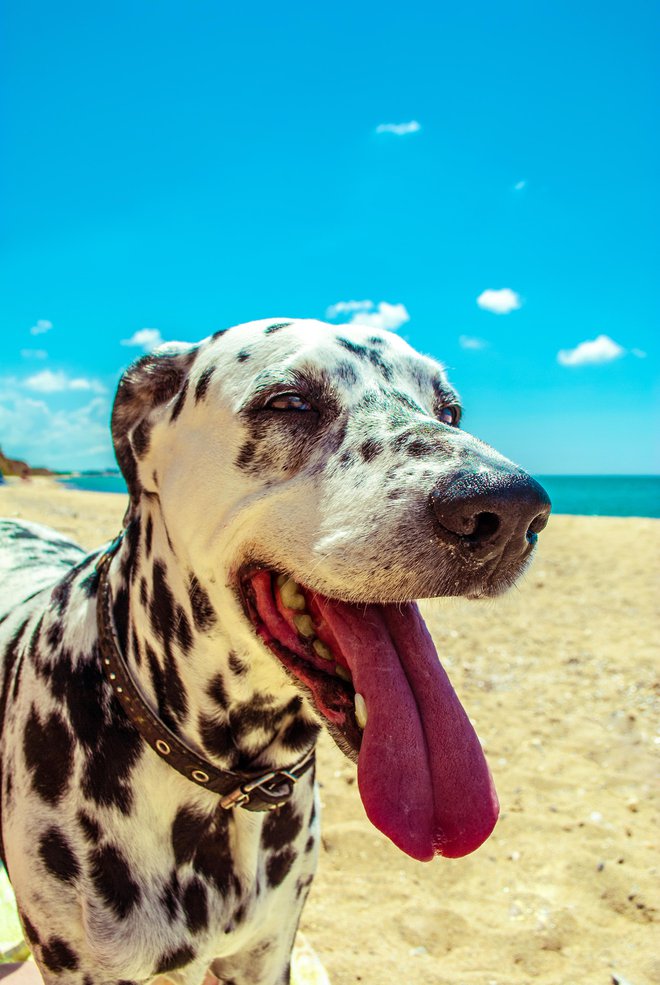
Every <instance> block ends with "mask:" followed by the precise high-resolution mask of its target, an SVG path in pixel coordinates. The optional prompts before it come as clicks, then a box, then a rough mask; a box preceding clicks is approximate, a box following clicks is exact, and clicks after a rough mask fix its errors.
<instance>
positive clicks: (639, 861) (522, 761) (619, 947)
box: [0, 479, 660, 985]
mask: <svg viewBox="0 0 660 985" xmlns="http://www.w3.org/2000/svg"><path fill="white" fill-rule="evenodd" d="M124 506H125V501H124V499H123V497H121V496H113V495H109V494H98V493H87V492H77V491H73V490H69V489H65V488H63V487H59V486H56V485H55V484H54V483H52V482H51V481H50V480H47V479H44V480H33V481H32V482H31V483H29V484H28V483H19V482H17V481H13V482H10V484H9V485H7V486H3V487H0V514H2V515H5V516H10V517H12V516H13V517H22V518H24V519H31V520H37V521H40V522H43V523H48V524H50V525H52V526H54V527H56V528H57V529H58V530H60V531H62V532H63V533H66V534H69V535H71V536H72V537H74V538H76V539H77V540H78V541H79V542H80V543H82V544H84V545H86V546H89V547H92V546H95V545H98V544H99V543H101V542H103V541H104V540H106V539H109V538H110V537H111V536H112V535H114V533H115V532H116V531H117V530H118V529H119V526H120V522H121V517H122V514H123V510H124ZM659 547H660V521H658V520H650V519H616V518H600V517H568V516H556V517H553V518H552V519H551V522H550V525H549V527H548V529H547V531H546V532H545V533H544V534H543V535H542V536H541V540H540V545H539V549H538V556H537V558H536V561H535V563H534V565H533V567H532V568H531V569H530V572H529V573H528V575H527V576H526V577H525V578H524V580H523V581H522V582H521V584H520V585H519V587H518V588H515V589H513V590H512V591H511V592H510V593H509V595H508V596H506V597H505V598H503V599H499V600H496V601H490V602H483V603H481V602H479V603H475V602H467V601H464V600H441V601H435V602H428V603H424V604H423V610H424V614H425V616H426V618H427V621H428V624H429V627H430V629H431V631H432V633H433V635H434V637H435V640H436V643H437V646H438V652H439V653H440V656H441V659H442V661H443V663H444V666H445V668H446V669H447V671H448V672H449V674H450V676H451V677H452V680H453V682H454V685H455V687H456V689H457V691H458V693H459V695H460V696H461V699H462V701H463V703H464V705H465V707H466V709H467V710H468V713H469V714H470V717H471V718H472V720H473V721H474V723H475V725H476V727H477V730H478V732H479V735H480V736H481V738H482V740H483V743H484V745H485V748H486V752H487V755H488V759H489V762H490V764H491V768H492V770H493V773H494V776H495V781H496V784H497V788H498V791H499V795H500V800H501V804H502V815H501V820H500V821H499V823H498V825H497V827H496V829H495V832H494V833H493V835H492V836H491V838H490V839H489V840H488V841H487V842H486V844H485V845H483V846H482V847H481V848H480V849H479V850H478V851H477V852H475V853H474V854H473V855H471V856H469V857H468V858H465V859H460V860H451V861H450V860H444V859H438V860H436V861H434V862H432V863H426V864H422V863H419V862H414V861H413V860H411V859H408V858H407V857H406V856H404V855H403V854H401V853H400V852H399V851H398V850H397V849H396V848H395V847H394V846H393V845H392V844H391V843H389V842H388V841H387V840H386V839H385V838H384V837H383V836H382V835H380V834H379V832H377V831H376V830H375V829H374V828H373V827H372V826H371V825H370V824H369V822H368V821H367V820H366V817H365V815H364V812H363V810H362V807H361V804H360V799H359V795H358V792H357V788H356V783H355V770H354V767H353V766H351V765H350V764H349V763H348V762H347V760H346V759H345V758H344V757H343V756H342V754H341V753H340V752H339V751H338V750H337V749H336V748H335V747H334V745H333V744H332V742H331V741H329V740H327V739H324V740H323V741H322V742H321V744H320V751H319V761H320V763H319V775H320V779H321V783H322V795H323V801H324V806H325V810H324V821H323V848H322V851H321V859H320V865H319V871H318V875H317V878H316V881H315V883H314V888H313V890H312V894H311V896H310V898H309V901H308V904H307V907H306V909H305V913H304V916H303V920H302V929H303V931H304V933H305V934H306V936H307V938H308V939H309V941H311V943H312V944H313V946H314V948H315V949H316V951H317V953H318V954H319V955H320V957H321V958H322V960H323V962H324V964H325V966H326V968H327V971H328V973H329V976H330V979H331V981H332V983H333V985H353V983H357V982H361V983H364V985H524V983H528V982H535V983H536V982H538V983H540V985H564V983H566V985H568V983H571V985H572V983H579V985H608V983H611V982H617V981H618V982H620V983H622V985H651V983H658V982H660V948H659V947H658V944H659V937H658V934H657V928H656V927H655V926H654V925H655V924H656V923H657V921H658V908H659V905H660V904H659V898H658V897H659V895H660V894H659V892H658V889H659V887H660V878H659V875H658V869H659V866H660V857H659V856H658V851H657V849H658V845H657V835H658V813H659V811H658V800H659V798H658V786H657V765H658V752H659V750H660V746H659V745H658V741H659V740H658V737H657V731H656V728H657V724H658V716H657V700H658V692H659V690H660V687H659V685H658V680H657V668H658V653H659V651H660V647H659V642H660V640H659V637H660V621H659V619H658V610H657V599H658V598H659V597H660V595H659V593H658V589H659V588H660V578H659V567H658V557H659V556H660V552H659ZM654 944H655V948H654ZM654 951H655V953H654Z"/></svg>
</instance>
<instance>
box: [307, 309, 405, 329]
mask: <svg viewBox="0 0 660 985" xmlns="http://www.w3.org/2000/svg"><path fill="white" fill-rule="evenodd" d="M342 314H349V315H350V318H349V319H348V324H349V325H368V326H369V327H370V328H376V329H386V330H387V331H388V332H396V331H397V330H398V329H399V328H401V326H402V325H405V323H406V322H407V321H410V315H409V314H408V312H407V310H406V306H405V305H403V304H390V303H389V301H379V302H378V304H374V302H373V301H338V302H337V303H336V304H332V305H330V307H329V308H328V310H327V311H326V317H327V318H336V317H337V316H338V315H342Z"/></svg>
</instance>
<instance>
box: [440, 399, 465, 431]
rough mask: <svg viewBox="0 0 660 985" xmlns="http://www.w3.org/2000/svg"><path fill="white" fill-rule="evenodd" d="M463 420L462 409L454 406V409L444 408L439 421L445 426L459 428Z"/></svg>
mask: <svg viewBox="0 0 660 985" xmlns="http://www.w3.org/2000/svg"><path fill="white" fill-rule="evenodd" d="M460 419H461V410H460V407H457V406H456V405H453V406H452V407H443V408H442V410H441V411H440V413H439V414H438V420H440V421H441V422H442V423H443V424H449V425H450V427H454V428H455V427H458V423H459V421H460Z"/></svg>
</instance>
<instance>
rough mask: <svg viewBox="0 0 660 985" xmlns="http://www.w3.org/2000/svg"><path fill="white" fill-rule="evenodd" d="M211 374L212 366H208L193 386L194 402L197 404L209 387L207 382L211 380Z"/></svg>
mask: <svg viewBox="0 0 660 985" xmlns="http://www.w3.org/2000/svg"><path fill="white" fill-rule="evenodd" d="M212 376H213V366H208V367H207V368H206V369H205V370H204V372H203V373H202V375H201V376H200V378H199V379H198V380H197V385H196V386H195V403H196V404H198V403H199V401H200V400H203V399H204V397H205V396H206V391H207V390H208V388H209V383H210V382H211V377H212Z"/></svg>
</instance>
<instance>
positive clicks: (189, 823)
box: [172, 807, 210, 865]
mask: <svg viewBox="0 0 660 985" xmlns="http://www.w3.org/2000/svg"><path fill="white" fill-rule="evenodd" d="M209 826H210V821H209V818H208V815H207V814H202V813H201V811H196V810H195V809H194V808H193V807H180V808H179V810H178V811H177V813H176V817H175V818H174V822H173V824H172V848H173V850H174V859H175V861H176V864H177V865H183V864H184V863H185V862H190V861H191V859H192V857H193V855H194V854H195V849H196V847H197V845H198V844H199V842H200V840H201V839H202V837H203V836H204V835H205V834H206V832H207V830H208V828H209Z"/></svg>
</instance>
